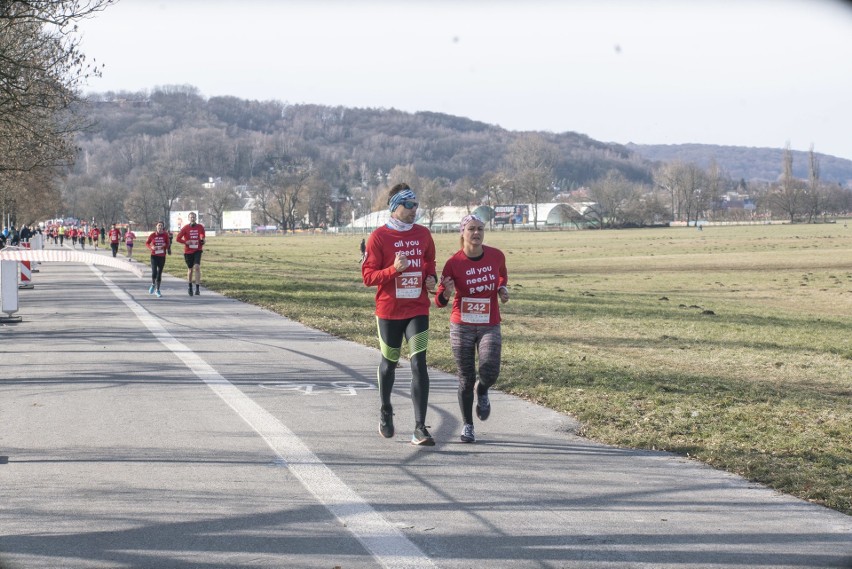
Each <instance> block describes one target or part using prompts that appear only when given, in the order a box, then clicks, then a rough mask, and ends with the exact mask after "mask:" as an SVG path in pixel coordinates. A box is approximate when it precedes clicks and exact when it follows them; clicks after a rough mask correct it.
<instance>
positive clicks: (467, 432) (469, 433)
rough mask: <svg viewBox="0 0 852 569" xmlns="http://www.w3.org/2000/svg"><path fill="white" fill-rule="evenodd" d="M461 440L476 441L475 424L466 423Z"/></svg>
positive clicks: (466, 441)
mask: <svg viewBox="0 0 852 569" xmlns="http://www.w3.org/2000/svg"><path fill="white" fill-rule="evenodd" d="M461 442H463V443H475V442H476V436H475V435H474V434H473V425H470V424H468V423H465V425H464V428H463V429H462V434H461Z"/></svg>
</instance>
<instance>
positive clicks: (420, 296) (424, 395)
mask: <svg viewBox="0 0 852 569" xmlns="http://www.w3.org/2000/svg"><path fill="white" fill-rule="evenodd" d="M419 205H420V204H419V203H418V202H417V195H416V194H415V193H414V192H413V191H412V190H411V188H410V187H409V185H408V184H397V185H395V186H394V187H393V188H391V190H390V192H389V194H388V209H389V210H390V214H391V215H390V219H389V220H388V222H387V224H386V225H383V226H382V227H378V228H376V230H375V231H373V233H371V234H370V237H369V238H368V239H367V243H366V247H365V251H364V259H363V263H362V264H361V276H362V278H363V280H364V284H365V285H367V286H374V287H376V326H377V328H378V334H379V347H380V348H381V350H382V358H381V361H380V362H379V369H378V383H379V395H380V397H381V408H380V410H379V433H380V434H381V435H382V436H383V437H385V438H391V437H393V436H394V433H395V429H394V422H393V416H394V413H393V405H392V403H391V394H392V393H393V385H394V381H395V379H396V366H397V362H398V361H399V359H400V355H401V353H400V352H401V349H402V340H403V338H404V339H406V340H407V341H408V346H409V351H410V356H409V357H410V360H411V400H412V403H413V405H414V435H413V436H412V438H411V443H412V444H415V445H423V446H432V445H434V444H435V439H433V438H432V435H431V434H430V433H429V430H428V427H427V425H426V410H427V407H428V404H429V373H428V370H427V368H426V350H427V348H428V346H429V305H430V300H429V295H430V294H434V289H435V284H436V282H437V278H436V275H435V243H434V242H433V241H432V234H431V233H430V232H429V230H428V229H427V228H425V227H423V226H422V225H417V224H415V223H414V220H415V219H416V217H417V208H418V206H419Z"/></svg>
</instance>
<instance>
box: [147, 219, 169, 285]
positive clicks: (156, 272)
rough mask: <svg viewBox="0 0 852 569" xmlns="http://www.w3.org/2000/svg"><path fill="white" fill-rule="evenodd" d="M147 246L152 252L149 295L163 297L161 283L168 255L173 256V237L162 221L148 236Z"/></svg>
mask: <svg viewBox="0 0 852 569" xmlns="http://www.w3.org/2000/svg"><path fill="white" fill-rule="evenodd" d="M145 246H146V247H147V248H148V250H150V251H151V286H150V287H148V294H156V295H157V298H160V297H162V296H163V295H162V294H161V293H160V283H162V282H163V267H165V266H166V255H167V254H168V255H171V254H172V237H171V235H169V233H168V232H167V231H166V230H165V225H164V224H163V222H162V221H158V222H157V229H156V231H154V232H153V233H152V234H151V235H149V236H148V240H147V241H145Z"/></svg>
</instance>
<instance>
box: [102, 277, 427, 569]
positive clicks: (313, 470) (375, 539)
mask: <svg viewBox="0 0 852 569" xmlns="http://www.w3.org/2000/svg"><path fill="white" fill-rule="evenodd" d="M91 268H92V271H93V272H94V273H95V274H96V275H98V276H99V277H100V279H101V280H102V281H103V282H104V283H105V284H106V285H107V287H108V288H109V289H110V291H112V293H113V294H114V295H115V296H116V297H117V298H118V299H119V300H121V301H122V302H124V304H126V305H127V307H128V308H130V310H131V311H132V312H133V313H134V314H135V315H136V317H137V318H139V320H140V321H141V322H142V324H144V325H145V327H146V328H148V330H150V331H151V334H153V335H154V337H155V338H157V340H159V341H160V343H161V344H163V346H165V347H166V348H168V349H169V350H171V351H172V352H173V353H174V354H175V355H176V356H177V357H178V358H180V359H181V361H183V363H184V364H185V365H186V367H187V368H189V370H190V371H192V373H194V374H195V375H196V376H197V377H198V378H199V379H201V380H202V381H203V382H204V383H206V384H207V386H208V387H210V389H212V390H213V392H214V393H216V395H218V396H219V397H220V398H221V399H222V400H223V401H224V402H225V403H227V404H228V406H230V407H231V409H233V410H234V411H236V413H237V415H239V416H240V417H241V418H242V419H243V420H244V421H245V422H246V423H247V424H248V425H249V426H250V427H251V428H252V429H254V430H255V431H256V432H257V433H258V434H259V435H260V436H261V437H262V438H263V440H265V441H266V444H268V445H269V447H270V448H271V449H272V450H273V452H275V454H276V455H277V456H278V457H279V458H280V459H281V460H283V461H284V463H285V464H286V466H287V468H289V469H290V472H292V473H293V475H294V476H295V477H296V478H298V479H299V481H300V482H301V483H302V485H303V486H304V487H305V488H306V489H307V490H308V491H309V492H310V493H311V494H313V495H314V497H315V498H316V499H317V500H318V501H319V502H320V503H321V504H322V505H323V506H325V507H326V508H327V509H328V511H329V512H331V513H332V514H333V515H334V516H335V517H336V518H337V519H338V520H339V521H340V522H341V523H342V524H343V525H344V526H345V527H346V529H348V530H349V531H350V532H351V533H352V534H353V535H354V536H355V538H356V539H357V540H358V541H359V542H361V544H362V545H363V546H364V547H365V548H366V549H367V551H369V552H370V554H371V555H372V556H373V557H374V558H375V559H376V561H377V562H378V563H380V564H381V566H382V567H386V568H387V569H397V568H398V569H409V568H411V569H419V568H434V567H435V565H434V563H432V561H431V560H430V559H429V558H428V557H427V556H426V555H425V554H424V553H423V552H422V551H420V549H419V548H418V547H417V546H416V545H414V543H412V542H411V541H410V540H409V539H408V538H407V537H405V535H404V534H403V533H401V532H400V531H399V529H397V528H396V527H395V526H393V525H391V524H390V523H389V522H388V521H387V520H386V519H384V517H382V516H381V515H380V514H379V513H378V512H376V511H375V510H374V509H373V507H372V506H370V504H368V503H367V502H366V501H365V500H364V499H363V498H361V497H360V496H359V495H358V494H357V493H355V492H354V491H353V490H352V489H351V488H349V487H348V486H347V485H346V484H345V483H344V482H343V481H342V480H340V478H338V477H337V475H336V474H334V472H332V471H331V469H330V468H328V467H327V466H326V465H325V464H323V462H322V461H321V460H320V459H319V458H318V457H317V456H316V455H315V454H314V453H313V452H311V450H310V449H309V448H308V447H307V446H306V445H305V444H304V443H303V442H302V441H301V440H300V439H299V437H297V436H296V435H295V433H293V432H292V431H291V430H290V429H288V428H287V426H286V425H284V424H283V423H282V422H281V421H279V420H278V419H276V418H275V417H274V416H273V415H272V414H270V413H269V412H268V411H266V409H264V408H263V407H261V406H260V405H258V404H257V403H255V402H254V401H253V400H252V399H251V398H249V397H248V396H247V395H246V394H244V393H243V392H242V391H240V390H239V389H237V387H236V386H234V385H233V384H232V383H231V382H230V381H228V380H227V379H225V378H224V377H222V376H221V375H220V374H219V373H218V372H217V371H216V370H215V369H213V367H212V366H210V365H209V364H208V363H207V362H205V361H204V360H203V359H201V357H199V356H198V355H197V354H195V352H193V351H192V350H190V349H189V348H188V347H186V346H185V345H184V344H182V343H181V342H179V341H178V340H177V339H175V337H174V336H172V335H171V334H170V333H169V332H168V331H167V330H166V329H165V328H164V327H163V325H162V324H160V322H159V320H158V319H157V318H155V317H154V316H153V315H152V314H151V313H150V312H148V311H147V310H146V309H145V308H144V307H143V306H142V305H141V304H139V303H138V302H136V301H135V300H133V298H131V297H130V295H128V294H127V293H125V292H124V291H123V290H121V289H120V288H119V287H118V286H116V285H115V284H114V283H113V282H112V281H111V280H110V279H109V277H107V276H106V275H104V274H103V273H102V272H101V271H99V270H98V269H97V267H95V266H92V267H91Z"/></svg>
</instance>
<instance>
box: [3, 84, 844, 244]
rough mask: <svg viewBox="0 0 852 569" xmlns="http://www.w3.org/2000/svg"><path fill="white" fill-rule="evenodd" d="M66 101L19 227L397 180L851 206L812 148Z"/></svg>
mask: <svg viewBox="0 0 852 569" xmlns="http://www.w3.org/2000/svg"><path fill="white" fill-rule="evenodd" d="M73 110H74V111H75V113H76V115H75V116H76V117H77V119H78V120H81V121H83V122H84V123H86V124H88V125H89V126H88V128H86V129H84V130H82V131H79V132H78V134H77V136H76V140H75V142H76V146H77V148H78V152H77V157H76V161H75V162H74V163H73V165H72V166H71V167H70V168H67V169H66V170H64V171H62V172H61V176H57V177H56V178H55V179H54V180H53V182H52V183H53V184H55V186H56V187H57V188H58V194H59V196H60V199H57V200H52V201H51V202H38V201H37V202H33V203H30V204H28V205H27V206H26V207H19V208H17V209H16V210H15V211H13V215H14V218H15V219H17V220H19V222H20V223H33V222H35V221H38V220H40V219H47V218H55V217H63V218H65V217H71V218H76V219H80V220H91V219H94V220H95V221H96V222H97V223H103V224H109V223H111V222H112V221H119V222H131V221H132V222H133V223H134V224H135V225H137V226H141V227H143V228H150V227H152V226H153V224H154V222H155V221H156V220H158V219H168V217H169V213H170V212H171V211H180V210H188V209H193V210H198V211H199V212H201V214H202V217H203V219H204V222H205V223H206V224H207V225H209V226H210V227H211V228H214V229H215V228H217V227H219V226H220V223H221V220H222V212H224V211H227V210H231V209H250V210H251V211H252V216H253V223H254V224H255V225H264V226H266V225H274V226H277V227H278V228H281V229H288V230H295V229H297V228H300V227H332V226H342V225H345V224H346V223H348V222H349V221H351V220H352V219H353V218H356V217H360V216H362V215H365V214H367V213H369V212H370V211H375V210H379V209H382V208H384V207H385V204H384V198H383V195H384V193H385V191H386V190H387V188H388V187H389V186H391V185H393V184H394V183H396V182H398V181H407V182H409V183H411V184H412V185H413V186H414V187H416V188H418V196H419V198H420V201H421V207H422V208H423V209H424V211H426V212H427V213H429V212H434V211H435V210H436V209H437V208H440V207H442V206H446V205H453V206H459V207H466V208H468V210H472V209H473V208H476V207H478V206H479V205H489V206H496V205H499V204H531V205H532V206H533V207H532V208H531V219H530V221H531V224H532V225H533V227H540V224H541V223H542V222H543V221H544V220H541V219H538V217H537V216H538V214H537V204H540V203H546V202H553V201H561V202H571V203H574V204H575V205H576V206H577V207H576V208H575V209H576V211H577V214H576V215H575V216H574V217H573V218H572V219H570V220H568V223H570V224H572V225H577V226H588V227H600V228H604V227H631V226H642V225H652V224H663V223H668V222H671V221H680V222H693V223H694V222H696V221H697V220H699V219H705V220H713V219H756V218H759V219H765V218H770V217H773V216H774V217H776V218H777V217H780V218H782V219H791V220H794V221H811V222H813V221H820V220H825V219H826V216H827V215H835V214H841V213H843V212H848V211H849V210H850V209H852V207H850V191H849V189H848V188H844V187H843V186H842V184H841V183H838V181H836V180H835V179H834V177H835V176H843V175H844V174H843V172H844V170H842V167H843V166H844V165H843V162H847V161H839V159H833V157H826V156H824V155H819V154H815V153H813V152H811V153H808V154H805V155H804V164H805V166H804V168H805V170H804V171H802V169H801V168H802V162H803V160H802V159H801V158H802V157H801V156H799V155H798V154H796V153H792V152H789V151H788V150H773V149H758V150H760V152H757V153H755V158H754V164H755V166H754V167H753V168H751V167H749V160H750V158H749V156H750V154H749V153H748V152H737V153H734V152H731V153H722V152H720V153H717V154H715V155H712V154H711V155H710V158H709V159H708V158H707V155H706V154H703V155H698V154H694V155H689V154H682V155H675V156H673V157H672V158H670V159H661V158H660V157H659V154H654V153H653V152H652V151H651V150H650V148H651V147H638V146H633V145H628V146H623V145H618V144H608V143H603V142H600V141H596V140H594V139H591V138H589V137H588V136H585V135H583V134H578V133H573V132H564V133H546V132H513V131H507V130H505V129H502V128H500V127H497V126H493V125H489V124H485V123H482V122H477V121H473V120H470V119H467V118H464V117H455V116H451V115H446V114H441V113H433V112H419V113H406V112H402V111H398V110H395V109H375V108H372V109H364V108H345V107H327V106H320V105H289V104H286V103H282V102H280V101H250V100H243V99H239V98H236V97H211V98H205V97H203V96H201V94H200V93H199V92H198V90H197V89H196V88H195V87H192V86H188V85H179V86H165V87H158V88H155V89H153V90H152V91H150V92H148V91H145V92H132V93H131V92H119V93H115V92H110V93H100V94H90V95H89V96H88V97H87V98H86V99H85V100H83V101H76V102H75V105H74V107H73ZM684 146H685V147H691V146H701V145H684ZM653 148H656V147H653ZM672 148H674V147H672ZM746 150H749V149H746ZM752 150H753V149H752ZM764 150H765V151H766V152H763V151H764ZM734 156H736V157H737V160H738V161H736V162H735V161H734V159H733V157H734ZM773 161H774V165H773ZM835 161H839V166H836V164H835ZM788 162H789V163H788ZM790 164H792V166H790ZM788 166H790V167H788ZM838 168H839V169H838ZM837 172H840V174H838V173H837ZM846 180H848V178H844V181H843V184H845V183H847V182H846Z"/></svg>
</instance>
